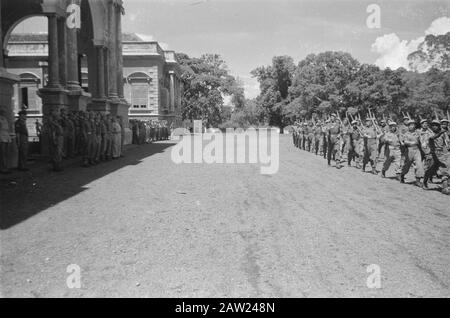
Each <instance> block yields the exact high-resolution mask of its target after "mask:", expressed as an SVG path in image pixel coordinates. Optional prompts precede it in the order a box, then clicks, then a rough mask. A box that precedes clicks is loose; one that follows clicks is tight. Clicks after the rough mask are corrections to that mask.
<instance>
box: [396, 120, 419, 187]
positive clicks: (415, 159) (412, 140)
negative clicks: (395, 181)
mask: <svg viewBox="0 0 450 318" xmlns="http://www.w3.org/2000/svg"><path fill="white" fill-rule="evenodd" d="M402 141H403V144H404V145H405V148H406V161H405V165H404V166H403V168H402V174H401V176H400V182H401V183H405V176H406V174H407V173H408V172H409V169H410V168H411V165H412V164H414V165H415V175H416V183H415V184H416V185H417V186H418V187H421V186H422V184H421V183H420V180H421V178H423V175H424V171H423V165H422V155H421V153H420V136H419V133H418V132H417V131H416V122H415V121H414V120H412V119H411V120H410V121H409V122H408V131H407V132H406V133H405V134H403V137H402Z"/></svg>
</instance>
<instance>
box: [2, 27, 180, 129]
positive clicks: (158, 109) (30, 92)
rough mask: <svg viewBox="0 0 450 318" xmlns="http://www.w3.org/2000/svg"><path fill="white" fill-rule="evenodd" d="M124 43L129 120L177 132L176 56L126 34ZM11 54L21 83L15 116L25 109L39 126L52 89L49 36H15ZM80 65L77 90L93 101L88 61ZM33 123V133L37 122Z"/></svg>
mask: <svg viewBox="0 0 450 318" xmlns="http://www.w3.org/2000/svg"><path fill="white" fill-rule="evenodd" d="M122 43H123V51H122V52H123V78H122V82H123V90H124V98H125V100H126V101H127V102H128V104H130V105H131V106H130V108H129V110H128V115H129V118H131V119H145V120H158V121H161V120H164V121H166V122H168V123H169V124H171V123H173V125H174V127H178V126H179V125H180V124H181V113H180V110H181V89H182V88H181V82H180V66H179V64H178V61H177V59H176V55H175V52H173V51H164V50H163V49H162V48H161V47H160V46H159V44H158V42H154V41H152V42H146V41H143V40H142V39H141V38H140V37H139V36H137V35H135V34H124V35H123V42H122ZM7 49H8V59H7V64H6V67H7V70H8V71H9V72H10V73H12V74H15V75H17V76H19V79H20V80H19V82H18V83H17V84H15V85H14V95H13V105H14V111H15V113H17V112H18V111H20V110H21V109H22V108H26V109H27V111H28V114H29V117H30V119H33V118H35V119H36V120H39V121H40V120H41V118H42V115H43V108H42V99H41V97H40V96H39V90H40V89H42V88H43V87H45V86H46V85H47V84H48V44H47V34H12V35H11V36H10V39H9V42H8V46H7ZM78 62H79V69H78V73H79V74H78V78H79V82H78V83H77V84H78V85H79V86H80V87H81V88H82V94H81V96H84V98H86V99H89V96H90V95H91V92H90V88H89V75H90V74H89V71H88V69H89V67H88V61H87V59H86V57H85V56H84V55H82V54H80V55H79V56H78ZM86 103H87V100H86ZM28 122H29V125H30V126H29V129H30V130H31V131H34V127H35V124H34V123H35V121H34V120H29V121H28Z"/></svg>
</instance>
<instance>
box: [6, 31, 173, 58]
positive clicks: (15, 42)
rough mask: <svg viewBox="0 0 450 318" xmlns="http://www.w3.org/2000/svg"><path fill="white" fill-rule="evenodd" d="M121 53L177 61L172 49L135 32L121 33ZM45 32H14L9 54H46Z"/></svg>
mask: <svg viewBox="0 0 450 318" xmlns="http://www.w3.org/2000/svg"><path fill="white" fill-rule="evenodd" d="M122 41H123V43H124V45H123V54H124V55H127V56H158V57H159V58H163V59H164V60H165V61H166V62H167V63H174V64H176V63H178V60H177V58H176V54H175V52H174V51H172V50H167V51H164V50H163V49H162V48H161V47H160V45H159V43H158V42H157V41H148V40H146V39H144V38H143V37H142V36H140V35H139V34H136V33H123V34H122ZM47 42H48V36H47V33H44V32H42V33H14V34H11V37H10V39H9V43H8V44H9V46H8V50H10V54H9V55H10V56H34V55H39V56H44V55H47V54H48V48H47ZM139 42H142V43H139ZM28 44H34V45H35V44H38V45H40V46H41V47H35V46H33V47H32V48H30V47H29V46H27V47H24V45H28Z"/></svg>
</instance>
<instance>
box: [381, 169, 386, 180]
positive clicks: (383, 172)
mask: <svg viewBox="0 0 450 318" xmlns="http://www.w3.org/2000/svg"><path fill="white" fill-rule="evenodd" d="M381 177H382V178H383V179H384V178H386V171H384V170H381Z"/></svg>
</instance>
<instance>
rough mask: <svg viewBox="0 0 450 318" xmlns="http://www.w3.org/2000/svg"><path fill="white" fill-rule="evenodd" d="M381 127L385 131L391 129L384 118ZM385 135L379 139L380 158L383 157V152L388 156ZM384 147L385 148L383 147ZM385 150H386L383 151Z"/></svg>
mask: <svg viewBox="0 0 450 318" xmlns="http://www.w3.org/2000/svg"><path fill="white" fill-rule="evenodd" d="M380 128H381V130H382V131H383V132H384V133H387V132H388V131H389V126H388V125H387V123H386V120H384V119H382V120H381V121H380ZM383 137H384V136H381V137H380V139H379V140H378V158H382V157H381V154H382V153H383V157H384V158H386V155H387V154H386V149H387V147H386V144H385V142H384V138H383ZM383 148H384V149H383ZM383 150H384V151H383Z"/></svg>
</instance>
